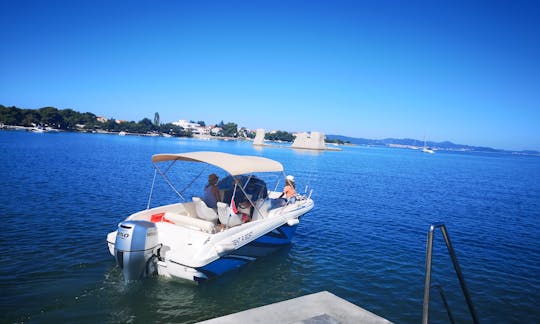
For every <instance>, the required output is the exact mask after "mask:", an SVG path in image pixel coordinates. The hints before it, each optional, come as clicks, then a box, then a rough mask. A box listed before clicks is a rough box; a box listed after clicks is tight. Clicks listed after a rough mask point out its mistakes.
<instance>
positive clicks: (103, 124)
mask: <svg viewBox="0 0 540 324" xmlns="http://www.w3.org/2000/svg"><path fill="white" fill-rule="evenodd" d="M192 122H193V121H192ZM0 124H4V125H10V126H25V127H51V128H54V129H59V130H65V131H79V132H81V131H82V132H93V131H98V130H101V131H107V132H127V133H136V134H148V133H165V134H169V135H172V136H176V137H192V136H193V134H192V132H191V131H190V130H186V129H184V128H182V127H180V126H177V125H174V124H172V123H160V120H159V114H158V113H156V114H155V116H154V121H153V122H152V121H151V120H150V119H149V118H143V119H142V120H140V121H138V122H134V121H122V122H119V121H117V120H115V119H114V118H111V119H107V120H101V121H100V119H98V116H96V115H95V114H93V113H90V112H85V113H81V112H78V111H75V110H73V109H57V108H54V107H43V108H39V109H23V108H17V107H14V106H12V107H5V106H3V105H0ZM197 124H199V125H200V126H205V122H204V121H198V122H197ZM216 127H217V128H219V129H220V131H219V132H218V133H215V134H212V135H217V136H224V137H235V138H237V137H246V138H253V137H255V133H254V132H252V131H249V130H247V129H245V128H241V129H238V125H237V124H236V123H233V122H228V123H224V122H223V121H221V122H220V123H218V124H217V125H216ZM265 139H267V140H274V141H285V142H292V141H293V140H294V135H293V134H292V133H289V132H286V131H277V132H272V133H266V134H265Z"/></svg>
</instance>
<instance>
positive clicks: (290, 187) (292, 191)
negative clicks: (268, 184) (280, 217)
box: [279, 175, 296, 203]
mask: <svg viewBox="0 0 540 324" xmlns="http://www.w3.org/2000/svg"><path fill="white" fill-rule="evenodd" d="M283 196H285V199H286V200H287V202H291V203H292V202H294V201H295V200H296V185H295V184H294V176H292V175H288V176H287V177H286V178H285V187H284V188H283V193H281V196H279V198H282V197H283Z"/></svg>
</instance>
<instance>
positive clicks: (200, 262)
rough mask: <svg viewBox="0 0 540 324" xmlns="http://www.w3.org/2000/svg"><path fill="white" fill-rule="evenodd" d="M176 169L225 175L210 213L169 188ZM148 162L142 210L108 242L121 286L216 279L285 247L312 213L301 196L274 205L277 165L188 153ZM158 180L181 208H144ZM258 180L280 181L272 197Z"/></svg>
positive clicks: (279, 167)
mask: <svg viewBox="0 0 540 324" xmlns="http://www.w3.org/2000/svg"><path fill="white" fill-rule="evenodd" d="M177 162H200V163H204V164H206V165H211V166H214V167H218V168H220V169H222V170H223V171H225V172H226V174H227V176H226V177H225V178H224V179H222V181H221V182H220V184H219V185H218V189H219V196H220V201H221V202H218V203H217V210H215V209H212V208H209V207H208V206H207V205H206V203H205V202H204V201H203V200H202V199H200V198H199V197H197V196H193V197H192V199H191V200H192V201H186V199H185V198H184V196H183V195H182V193H183V192H184V191H185V190H181V191H178V190H177V189H176V188H175V186H174V185H173V184H172V182H171V180H170V178H169V176H168V175H169V173H170V170H171V168H172V167H173V166H174V165H175V164H176V163H177ZM152 163H153V164H154V167H155V174H154V181H153V182H152V190H151V193H150V199H149V202H148V206H147V209H146V210H143V211H140V212H137V213H135V214H132V215H130V216H129V217H127V218H126V219H125V220H124V221H122V222H121V223H120V224H118V229H117V230H116V231H114V232H110V233H109V234H108V235H107V244H108V247H109V252H110V253H111V255H112V256H114V257H115V259H116V261H117V263H118V266H119V267H120V269H122V273H123V276H124V279H125V280H134V279H140V278H144V277H147V276H151V275H154V274H158V275H163V276H166V277H175V278H182V279H187V280H192V281H203V280H206V279H209V278H212V277H215V276H218V275H221V274H223V273H225V272H227V271H229V270H232V269H235V268H238V267H240V266H242V265H244V264H246V263H248V262H250V261H253V260H255V259H256V258H257V257H260V256H263V255H266V254H268V253H270V252H272V251H274V250H275V249H277V248H279V247H281V246H284V245H286V244H289V243H290V242H291V239H292V237H293V235H294V233H295V231H296V228H297V226H298V223H299V218H300V216H302V215H304V214H306V213H307V212H309V211H310V210H311V209H312V208H313V206H314V203H313V200H312V199H311V192H310V193H309V195H307V189H306V192H305V193H304V194H303V195H298V194H297V195H296V196H295V197H293V198H292V199H287V200H286V199H283V198H279V196H280V195H281V193H282V192H281V191H277V190H276V188H277V186H278V185H279V179H280V178H284V177H285V173H284V171H283V166H282V165H281V163H279V162H277V161H274V160H271V159H268V158H264V157H259V156H243V155H233V154H228V153H222V152H191V153H181V154H157V155H154V156H152ZM163 165H165V167H163ZM160 166H161V167H160ZM158 173H159V174H160V175H161V176H162V178H163V179H164V180H165V182H166V183H167V184H168V185H169V186H170V188H171V189H173V191H174V192H175V193H176V194H177V195H178V196H179V197H181V198H182V199H183V200H184V202H181V203H175V204H169V205H164V206H160V207H155V208H150V203H151V200H152V193H153V191H154V185H155V179H156V174H158ZM259 174H263V175H267V174H274V175H276V174H279V177H276V178H275V180H276V185H275V188H274V190H268V189H267V186H266V181H265V180H263V179H262V178H261V177H259ZM200 175H201V173H199V174H198V175H196V178H197V177H198V176H200ZM192 183H194V181H192V182H191V184H192Z"/></svg>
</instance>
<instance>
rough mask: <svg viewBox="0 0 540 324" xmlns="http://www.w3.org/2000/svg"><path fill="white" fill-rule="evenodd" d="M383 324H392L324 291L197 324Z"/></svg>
mask: <svg viewBox="0 0 540 324" xmlns="http://www.w3.org/2000/svg"><path fill="white" fill-rule="evenodd" d="M233 323H234V324H236V323H244V324H248V323H287V324H349V323H351V324H352V323H354V324H383V323H385V324H386V323H392V322H390V321H388V320H386V319H385V318H382V317H380V316H378V315H375V314H373V313H371V312H369V311H367V310H365V309H363V308H361V307H359V306H356V305H355V304H353V303H350V302H348V301H346V300H345V299H342V298H340V297H338V296H336V295H334V294H332V293H329V292H328V291H321V292H318V293H314V294H311V295H306V296H301V297H298V298H293V299H289V300H285V301H282V302H277V303H274V304H270V305H266V306H261V307H256V308H252V309H248V310H245V311H242V312H238V313H234V314H230V315H225V316H222V317H217V318H214V319H210V320H207V321H203V322H199V324H233Z"/></svg>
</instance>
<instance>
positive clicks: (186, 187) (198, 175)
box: [180, 164, 210, 193]
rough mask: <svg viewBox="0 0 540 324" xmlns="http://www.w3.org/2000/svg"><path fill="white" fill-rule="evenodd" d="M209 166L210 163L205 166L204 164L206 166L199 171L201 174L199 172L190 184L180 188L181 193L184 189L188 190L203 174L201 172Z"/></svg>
mask: <svg viewBox="0 0 540 324" xmlns="http://www.w3.org/2000/svg"><path fill="white" fill-rule="evenodd" d="M209 167H210V164H205V166H204V168H203V169H202V171H201V172H199V174H197V175H196V176H195V178H193V180H191V182H190V183H188V184H187V185H186V186H185V187H184V189H182V190H180V193H184V191H186V190H187V189H188V188H189V187H191V185H192V184H193V183H194V182H195V181H196V180H197V179H199V177H200V176H201V174H203V172H205V171H206V169H208V168H209Z"/></svg>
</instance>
